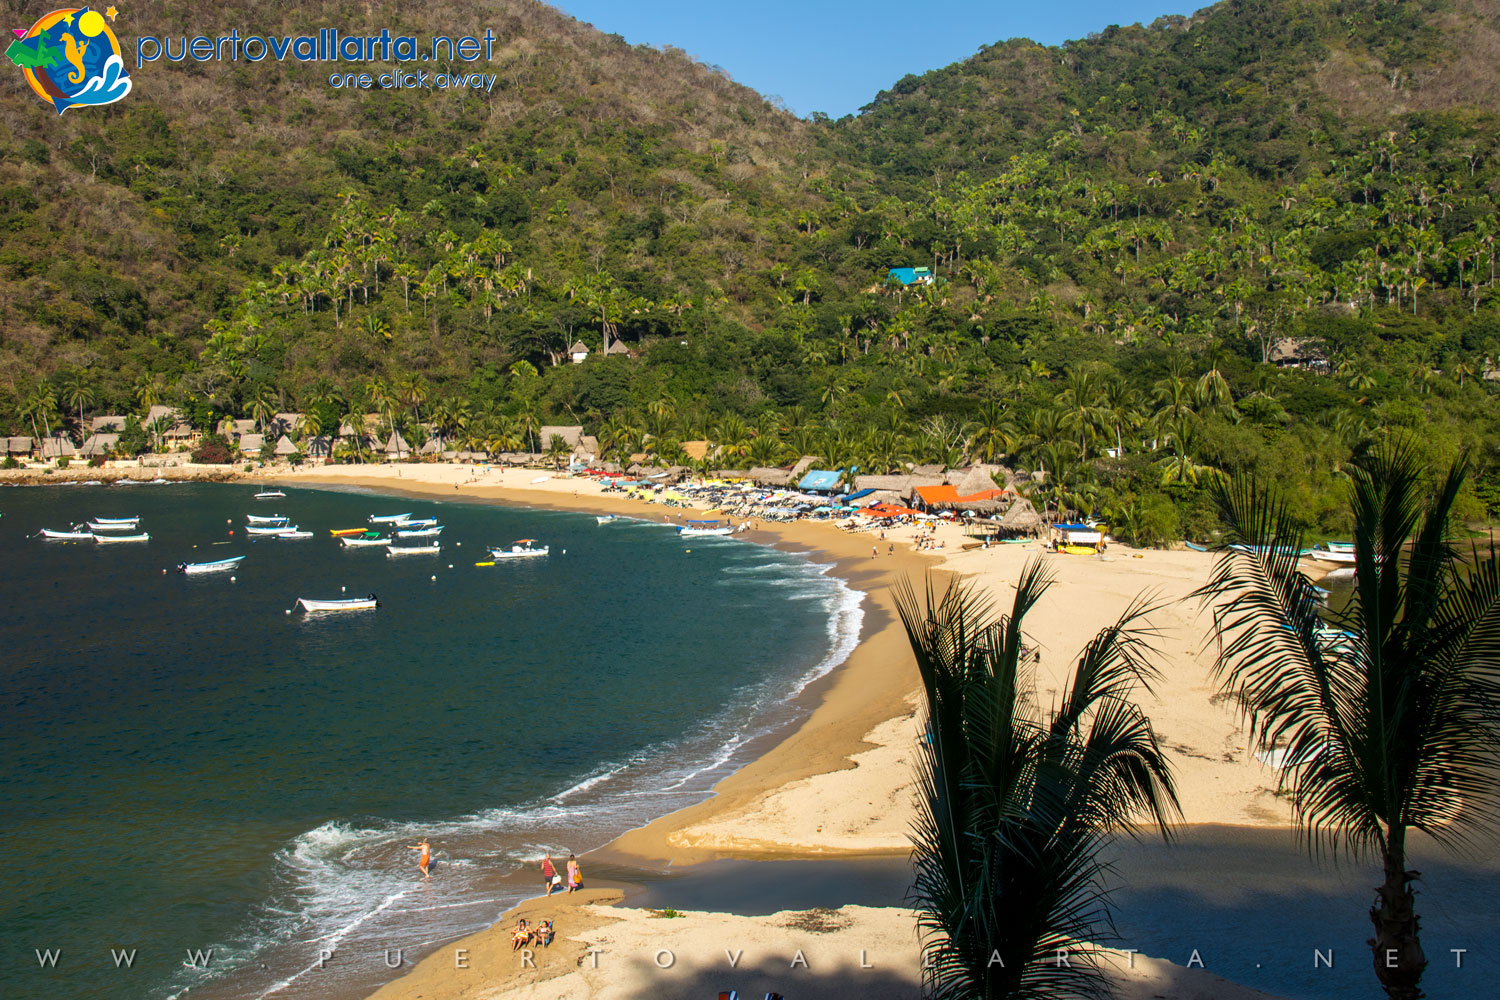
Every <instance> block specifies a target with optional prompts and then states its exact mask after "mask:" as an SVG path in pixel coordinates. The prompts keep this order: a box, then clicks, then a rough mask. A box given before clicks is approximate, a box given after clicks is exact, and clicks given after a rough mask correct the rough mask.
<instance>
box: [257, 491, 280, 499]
mask: <svg viewBox="0 0 1500 1000" xmlns="http://www.w3.org/2000/svg"><path fill="white" fill-rule="evenodd" d="M284 496H286V494H285V493H283V492H281V491H280V490H261V491H260V492H259V493H257V494H255V499H257V500H275V499H277V498H279V497H284Z"/></svg>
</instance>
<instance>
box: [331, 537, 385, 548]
mask: <svg viewBox="0 0 1500 1000" xmlns="http://www.w3.org/2000/svg"><path fill="white" fill-rule="evenodd" d="M339 541H341V542H343V543H344V548H346V549H362V548H367V547H369V546H371V545H390V544H391V540H390V539H389V538H340V539H339Z"/></svg>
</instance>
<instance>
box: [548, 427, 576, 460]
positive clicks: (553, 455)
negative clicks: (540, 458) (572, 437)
mask: <svg viewBox="0 0 1500 1000" xmlns="http://www.w3.org/2000/svg"><path fill="white" fill-rule="evenodd" d="M572 450H573V449H571V448H569V447H568V439H567V438H565V437H563V436H562V435H561V434H554V435H552V438H551V440H549V441H548V442H547V460H548V461H550V462H551V463H552V467H553V468H554V469H560V468H562V463H563V459H565V458H567V457H568V455H569V454H570V453H571V452H572Z"/></svg>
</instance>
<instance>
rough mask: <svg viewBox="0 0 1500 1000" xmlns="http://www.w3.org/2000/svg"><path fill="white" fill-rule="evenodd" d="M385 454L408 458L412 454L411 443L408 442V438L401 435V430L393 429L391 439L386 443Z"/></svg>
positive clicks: (389, 456) (392, 456)
mask: <svg viewBox="0 0 1500 1000" xmlns="http://www.w3.org/2000/svg"><path fill="white" fill-rule="evenodd" d="M385 455H386V457H387V458H406V457H408V456H409V455H411V445H409V444H407V443H406V438H404V437H402V436H401V432H400V431H393V432H392V433H391V437H390V440H389V441H387V442H386V443H385Z"/></svg>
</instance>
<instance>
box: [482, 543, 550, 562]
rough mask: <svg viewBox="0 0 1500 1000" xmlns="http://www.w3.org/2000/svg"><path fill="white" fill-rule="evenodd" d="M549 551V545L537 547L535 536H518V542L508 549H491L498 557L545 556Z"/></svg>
mask: <svg viewBox="0 0 1500 1000" xmlns="http://www.w3.org/2000/svg"><path fill="white" fill-rule="evenodd" d="M547 552H548V548H547V546H545V545H543V546H542V547H541V548H537V547H536V539H535V538H518V539H516V543H515V544H514V545H512V546H511V547H510V548H508V549H490V555H492V556H494V557H495V558H496V559H526V558H530V557H535V556H544V555H546V554H547Z"/></svg>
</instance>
